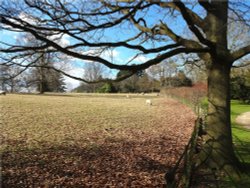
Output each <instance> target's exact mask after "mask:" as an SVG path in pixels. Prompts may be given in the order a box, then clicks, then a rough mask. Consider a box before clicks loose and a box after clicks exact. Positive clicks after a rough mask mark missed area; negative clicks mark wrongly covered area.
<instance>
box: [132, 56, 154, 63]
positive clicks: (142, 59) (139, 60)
mask: <svg viewBox="0 0 250 188" xmlns="http://www.w3.org/2000/svg"><path fill="white" fill-rule="evenodd" d="M148 60H150V58H149V57H147V56H144V55H138V56H137V57H135V56H132V57H130V58H128V60H127V62H131V63H130V64H133V63H135V64H138V63H139V64H141V63H145V62H146V61H148Z"/></svg>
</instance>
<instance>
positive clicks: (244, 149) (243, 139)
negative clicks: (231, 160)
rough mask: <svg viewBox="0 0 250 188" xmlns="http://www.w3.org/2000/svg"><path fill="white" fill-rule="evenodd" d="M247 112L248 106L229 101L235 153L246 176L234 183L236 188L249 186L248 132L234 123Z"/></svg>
mask: <svg viewBox="0 0 250 188" xmlns="http://www.w3.org/2000/svg"><path fill="white" fill-rule="evenodd" d="M248 111H250V105H247V104H243V103H241V102H240V101H237V100H232V101H231V121H232V133H233V139H234V144H235V151H236V152H237V155H238V157H239V158H240V160H241V162H242V164H244V166H245V170H246V174H243V175H242V178H241V180H240V182H236V184H237V187H249V186H250V177H249V174H250V130H249V129H247V128H245V127H244V126H242V125H239V124H237V123H236V122H235V119H236V117H237V116H238V115H240V114H242V113H244V112H248Z"/></svg>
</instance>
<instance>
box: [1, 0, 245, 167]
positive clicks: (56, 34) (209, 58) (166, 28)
mask: <svg viewBox="0 0 250 188" xmlns="http://www.w3.org/2000/svg"><path fill="white" fill-rule="evenodd" d="M249 11H250V7H249V3H247V1H228V0H223V1H218V0H197V1H193V2H190V1H187V2H184V1H180V0H173V1H163V0H145V1H139V0H136V1H131V0H117V1H106V0H96V1H77V0H76V1H70V0H68V1H67V0H51V1H46V0H20V1H14V0H2V2H1V5H0V24H1V25H0V27H1V29H2V30H8V31H13V32H26V33H30V34H32V35H33V36H34V37H35V39H36V40H38V41H40V43H39V44H40V45H39V46H27V45H26V46H24V45H15V44H7V41H6V42H3V41H2V42H1V48H0V52H1V56H2V60H1V62H3V60H4V64H19V65H20V66H22V67H23V69H24V70H25V69H26V68H27V67H30V66H32V65H33V62H27V61H26V60H25V57H26V56H27V55H30V54H31V53H39V51H41V50H43V51H44V50H45V49H47V52H53V51H56V52H61V53H64V54H66V55H67V56H71V57H73V58H76V59H78V60H79V61H82V62H84V61H91V62H98V63H100V64H103V65H105V66H107V67H109V68H110V69H118V70H125V71H126V72H127V74H125V75H124V74H123V76H122V77H118V78H117V79H116V80H117V81H119V80H122V79H125V78H127V77H129V76H131V75H133V74H135V73H136V72H137V71H139V70H143V69H147V68H149V67H150V66H153V65H156V64H159V63H160V62H162V61H163V60H166V59H168V58H171V57H173V56H176V55H179V54H197V57H198V58H200V59H202V60H203V61H204V62H205V66H206V70H207V74H208V101H209V105H208V116H207V124H208V126H207V132H208V134H207V135H209V136H207V137H206V138H205V141H206V146H207V147H205V148H206V152H208V153H209V160H207V161H208V164H209V165H210V166H211V167H212V168H217V169H227V170H228V169H232V167H236V166H238V164H239V163H237V161H238V160H237V158H236V155H235V153H234V150H233V144H232V133H231V123H230V94H229V89H230V84H229V80H230V70H231V67H232V66H233V64H234V63H235V62H237V60H239V59H241V58H243V57H244V56H245V57H249V56H247V54H249V52H250V45H249V40H247V39H245V41H248V42H247V43H246V42H244V43H241V42H240V41H239V43H238V45H237V48H235V49H230V48H229V45H228V44H229V40H230V38H229V37H228V36H229V34H230V33H228V25H229V23H231V22H242V23H244V24H245V25H246V27H247V28H248V29H247V32H248V33H249V25H250V24H249V23H250V15H249ZM232 15H234V16H232ZM175 21H176V22H175ZM174 23H176V24H178V23H179V25H184V26H186V27H187V28H188V29H189V31H190V33H192V37H188V36H185V35H184V34H183V33H182V32H181V28H180V27H177V26H176V25H175V24H174ZM237 34H238V33H237V31H236V32H235V35H237ZM63 36H67V37H69V38H70V40H71V42H70V43H69V44H67V45H62V44H59V43H58V41H57V40H56V39H57V38H62V37H63ZM240 40H243V39H240ZM116 48H118V49H121V50H122V51H124V50H125V49H127V50H130V51H133V52H134V53H136V54H135V56H134V57H137V56H139V55H141V54H151V55H152V56H150V57H151V58H150V59H147V60H145V61H144V62H142V63H139V64H134V63H133V62H130V63H128V62H124V63H123V64H121V63H120V62H119V63H117V62H115V61H114V60H112V59H107V58H103V57H101V56H99V55H95V54H90V53H86V52H88V51H89V50H91V49H92V50H93V49H101V50H106V49H116ZM5 54H7V55H5ZM24 70H23V71H24ZM57 71H59V72H62V73H63V74H65V75H67V76H69V77H71V78H75V79H78V80H81V81H84V82H87V83H88V82H89V81H88V80H86V79H82V78H78V77H75V76H73V75H69V74H68V73H66V72H63V71H61V70H57ZM97 81H98V80H97Z"/></svg>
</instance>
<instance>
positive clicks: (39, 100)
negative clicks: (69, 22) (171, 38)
mask: <svg viewBox="0 0 250 188" xmlns="http://www.w3.org/2000/svg"><path fill="white" fill-rule="evenodd" d="M148 98H150V99H152V101H153V105H152V106H148V105H146V104H145V100H146V99H148ZM0 100H1V103H0V106H1V119H2V122H1V124H2V125H1V133H0V135H1V149H0V151H1V158H2V182H3V186H2V187H105V186H106V187H163V186H164V185H165V180H164V174H165V172H166V171H167V170H168V169H169V167H171V166H173V165H174V164H175V162H176V160H177V158H178V157H179V156H180V154H181V153H182V151H183V149H184V146H185V144H187V141H188V139H189V137H190V134H191V131H192V129H193V123H194V120H195V115H194V114H193V113H192V111H191V110H190V109H189V108H187V107H185V106H184V105H183V104H180V103H179V102H176V101H174V100H172V99H167V98H164V97H157V96H154V95H146V96H145V95H144V96H142V95H130V98H126V96H125V95H64V96H60V95H15V94H13V95H11V94H9V95H6V96H0Z"/></svg>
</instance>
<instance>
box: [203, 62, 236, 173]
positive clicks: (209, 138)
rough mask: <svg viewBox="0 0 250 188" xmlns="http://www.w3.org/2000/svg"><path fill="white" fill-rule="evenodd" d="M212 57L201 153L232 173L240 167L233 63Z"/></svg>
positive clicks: (211, 164)
mask: <svg viewBox="0 0 250 188" xmlns="http://www.w3.org/2000/svg"><path fill="white" fill-rule="evenodd" d="M213 61H215V62H213V63H212V64H211V66H210V67H209V68H208V115H207V120H206V121H207V122H206V123H207V128H206V130H207V135H206V136H205V141H206V143H205V145H204V153H202V156H203V159H204V157H205V158H206V159H207V161H206V164H207V165H208V166H209V167H210V168H211V169H213V170H221V169H223V170H226V172H228V173H229V174H231V172H232V173H233V171H234V172H237V171H238V169H239V167H240V163H239V161H238V159H237V157H236V155H235V153H234V149H233V141H232V131H231V120H230V69H231V64H230V63H224V62H221V61H220V60H219V59H214V60H213ZM204 154H205V155H204ZM232 170H233V171H232Z"/></svg>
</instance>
